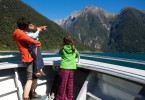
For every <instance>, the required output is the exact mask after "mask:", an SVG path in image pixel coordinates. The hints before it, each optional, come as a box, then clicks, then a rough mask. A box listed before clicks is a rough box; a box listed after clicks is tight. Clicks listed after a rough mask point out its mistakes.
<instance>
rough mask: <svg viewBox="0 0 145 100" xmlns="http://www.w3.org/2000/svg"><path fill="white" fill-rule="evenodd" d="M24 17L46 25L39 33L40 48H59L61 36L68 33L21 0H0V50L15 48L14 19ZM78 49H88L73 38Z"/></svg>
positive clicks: (15, 26)
mask: <svg viewBox="0 0 145 100" xmlns="http://www.w3.org/2000/svg"><path fill="white" fill-rule="evenodd" d="M20 17H25V18H28V19H30V20H31V21H32V22H34V23H35V24H36V25H37V26H40V25H46V26H47V30H46V31H44V32H42V33H40V41H41V43H42V50H45V51H48V50H53V49H59V48H60V45H61V43H62V38H63V37H64V36H65V35H66V34H68V32H67V31H65V30H64V29H62V28H61V27H60V26H59V25H58V24H56V23H55V22H53V21H51V20H49V19H47V18H46V17H44V16H43V15H41V14H40V13H38V12H37V11H36V10H34V9H33V8H31V7H30V6H28V5H27V4H25V3H23V2H22V1H21V0H0V50H1V51H2V50H8V51H9V50H17V46H16V43H14V41H13V40H12V37H11V35H12V33H13V31H14V29H15V28H17V25H16V21H17V19H18V18H20ZM73 39H74V41H75V44H76V46H77V48H78V49H79V50H90V48H88V47H86V46H84V45H82V44H81V43H80V42H79V41H78V40H77V39H75V38H73Z"/></svg>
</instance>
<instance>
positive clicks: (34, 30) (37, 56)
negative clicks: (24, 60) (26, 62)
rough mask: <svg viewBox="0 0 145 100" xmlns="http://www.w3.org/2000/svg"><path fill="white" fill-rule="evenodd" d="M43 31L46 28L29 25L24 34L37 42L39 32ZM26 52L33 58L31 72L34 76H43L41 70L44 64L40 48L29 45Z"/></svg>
mask: <svg viewBox="0 0 145 100" xmlns="http://www.w3.org/2000/svg"><path fill="white" fill-rule="evenodd" d="M43 30H46V26H41V27H37V26H36V25H34V24H30V25H29V28H28V29H27V32H26V34H27V35H28V36H30V37H31V38H33V39H35V40H39V32H40V31H43ZM28 51H29V52H30V54H31V56H32V57H33V71H34V73H35V75H36V76H38V77H39V76H44V75H45V73H44V72H43V70H42V68H44V62H43V57H42V55H41V50H40V47H38V46H35V45H32V44H29V48H28Z"/></svg>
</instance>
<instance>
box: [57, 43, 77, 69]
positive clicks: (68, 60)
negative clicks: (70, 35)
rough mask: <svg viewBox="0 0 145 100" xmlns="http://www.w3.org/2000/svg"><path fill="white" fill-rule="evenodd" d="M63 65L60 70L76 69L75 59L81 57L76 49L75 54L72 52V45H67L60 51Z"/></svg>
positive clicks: (61, 64)
mask: <svg viewBox="0 0 145 100" xmlns="http://www.w3.org/2000/svg"><path fill="white" fill-rule="evenodd" d="M59 54H60V55H61V63H60V68H62V69H76V68H77V66H76V60H75V58H76V57H77V56H79V53H78V51H77V50H76V49H75V52H73V51H72V49H71V45H65V46H64V47H63V48H62V49H61V50H60V51H59Z"/></svg>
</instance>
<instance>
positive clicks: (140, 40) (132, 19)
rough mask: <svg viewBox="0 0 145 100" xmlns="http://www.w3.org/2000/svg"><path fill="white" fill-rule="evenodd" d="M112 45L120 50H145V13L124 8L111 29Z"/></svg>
mask: <svg viewBox="0 0 145 100" xmlns="http://www.w3.org/2000/svg"><path fill="white" fill-rule="evenodd" d="M110 46H111V47H114V49H116V51H118V52H145V13H143V12H142V11H140V10H138V9H135V8H133V7H126V8H124V9H122V10H121V12H120V13H119V14H118V15H117V16H116V18H115V20H114V22H113V23H112V26H111V29H110Z"/></svg>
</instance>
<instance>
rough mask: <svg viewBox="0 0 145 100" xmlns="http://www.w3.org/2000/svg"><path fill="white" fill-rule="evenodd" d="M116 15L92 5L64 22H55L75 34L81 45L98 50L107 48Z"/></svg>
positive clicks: (73, 14)
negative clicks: (112, 20) (112, 21)
mask: <svg viewBox="0 0 145 100" xmlns="http://www.w3.org/2000/svg"><path fill="white" fill-rule="evenodd" d="M113 16H114V14H112V13H109V12H107V11H105V10H103V9H101V8H98V7H95V6H93V5H90V6H88V7H86V8H84V9H82V10H80V11H76V12H74V13H72V14H71V15H70V16H68V17H67V18H66V19H64V20H57V21H55V22H56V23H58V24H59V25H60V26H61V27H63V28H64V29H65V30H67V31H68V32H70V33H71V34H73V35H74V36H75V37H76V38H77V39H79V40H80V41H81V43H83V44H85V45H87V46H90V47H93V48H95V49H97V50H104V49H106V48H107V45H106V44H107V43H108V40H109V30H110V27H111V24H110V22H111V19H112V18H113Z"/></svg>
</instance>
